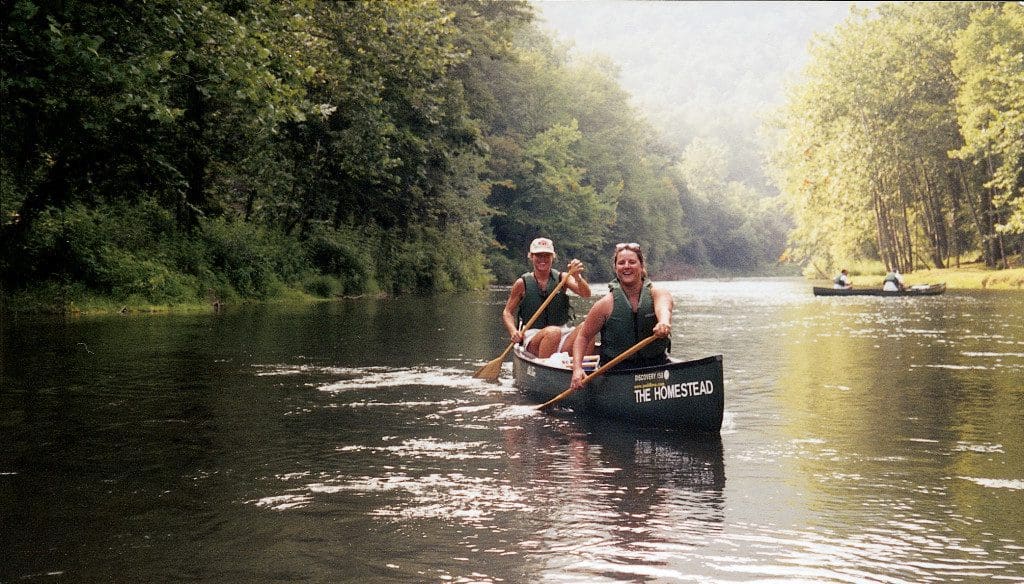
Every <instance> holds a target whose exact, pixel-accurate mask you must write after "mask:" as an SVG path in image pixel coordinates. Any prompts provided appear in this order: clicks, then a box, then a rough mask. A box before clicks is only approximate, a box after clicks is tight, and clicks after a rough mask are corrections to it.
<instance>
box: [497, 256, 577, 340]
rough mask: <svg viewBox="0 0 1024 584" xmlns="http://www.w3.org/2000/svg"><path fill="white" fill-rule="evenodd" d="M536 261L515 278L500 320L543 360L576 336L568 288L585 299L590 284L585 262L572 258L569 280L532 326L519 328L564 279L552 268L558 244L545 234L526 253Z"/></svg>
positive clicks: (568, 273) (568, 274) (511, 333)
mask: <svg viewBox="0 0 1024 584" xmlns="http://www.w3.org/2000/svg"><path fill="white" fill-rule="evenodd" d="M526 257H527V258H529V260H530V263H532V264H533V271H532V272H527V273H525V274H523V275H522V276H520V277H519V278H518V279H516V281H515V283H514V284H512V290H511V291H510V292H509V294H508V300H507V301H506V302H505V310H503V311H502V313H501V320H502V322H503V323H504V324H505V328H506V329H507V330H508V332H509V336H510V337H511V338H512V342H513V343H523V344H524V345H525V346H526V350H527V351H529V352H530V353H533V354H534V355H536V356H537V357H539V358H541V359H546V358H548V357H550V356H551V355H554V354H555V353H558V352H560V351H568V350H570V348H571V347H572V346H573V341H574V340H575V339H576V330H577V329H576V327H571V326H568V322H569V319H570V318H571V310H570V307H569V297H568V295H567V294H566V290H567V289H568V290H572V291H573V292H575V293H576V294H578V295H580V296H582V297H583V298H590V284H588V283H587V281H586V280H585V279H583V274H582V272H583V262H581V261H580V260H578V259H573V260H572V261H571V262H569V266H568V269H567V270H566V271H567V274H566V275H567V279H566V281H565V284H564V285H563V286H562V287H561V288H560V289H559V290H558V292H557V293H556V294H555V296H554V298H553V299H552V300H551V303H550V304H548V306H547V308H545V309H544V312H543V313H541V314H540V315H539V316H538V317H537V320H536V321H534V323H533V325H531V327H530V328H529V329H528V330H526V331H523V332H520V331H519V328H520V327H521V326H523V325H524V324H526V323H527V322H529V321H530V319H531V318H533V316H534V315H535V314H537V311H538V310H539V309H540V307H541V305H543V304H544V301H545V300H547V298H548V294H550V292H551V290H553V289H554V288H555V287H556V286H558V283H559V282H560V281H561V279H562V274H561V273H560V272H558V271H557V270H553V269H551V264H552V263H553V262H554V261H555V257H557V256H556V255H555V244H554V243H552V241H551V240H550V239H548V238H546V237H538V238H537V239H534V240H533V242H532V243H530V253H529V254H527V256H526Z"/></svg>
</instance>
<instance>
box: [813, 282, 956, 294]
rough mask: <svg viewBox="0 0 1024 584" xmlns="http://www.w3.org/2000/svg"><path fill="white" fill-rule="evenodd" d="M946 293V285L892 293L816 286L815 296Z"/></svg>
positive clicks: (917, 287)
mask: <svg viewBox="0 0 1024 584" xmlns="http://www.w3.org/2000/svg"><path fill="white" fill-rule="evenodd" d="M945 291H946V285H945V284H928V285H926V286H925V285H922V286H911V287H909V288H907V289H906V290H894V291H892V292H889V291H886V290H882V289H881V288H822V287H820V286H814V295H815V296H938V295H939V294H942V293H943V292H945Z"/></svg>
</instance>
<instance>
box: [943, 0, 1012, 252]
mask: <svg viewBox="0 0 1024 584" xmlns="http://www.w3.org/2000/svg"><path fill="white" fill-rule="evenodd" d="M953 70H954V71H955V73H956V75H957V78H958V79H959V81H960V86H959V92H958V94H957V97H956V111H957V119H958V121H959V124H960V132H961V134H962V135H963V138H964V145H963V147H962V148H960V149H958V150H954V151H952V152H950V155H951V156H954V157H956V158H959V159H961V160H965V161H967V162H970V163H972V164H974V165H977V166H980V167H981V169H982V172H983V173H984V175H985V176H986V177H987V180H986V181H985V182H984V184H982V185H981V188H982V189H984V190H987V191H990V192H991V202H992V207H991V213H992V214H993V215H994V219H996V221H994V223H995V229H996V232H997V233H1006V234H1017V235H1021V234H1024V111H1022V109H1021V107H1020V105H1021V96H1024V9H1022V8H1021V6H1020V5H1019V4H1015V3H1004V4H1002V5H1001V6H1000V7H999V8H993V9H988V10H983V11H980V12H977V13H975V14H973V15H972V19H971V24H970V25H969V26H968V27H967V28H966V29H965V30H964V31H963V34H961V35H960V38H959V39H958V41H957V44H956V59H955V60H954V61H953ZM988 241H989V242H991V243H992V244H996V243H998V242H997V239H996V238H995V237H989V239H988ZM1017 241H1018V242H1020V241H1022V238H1018V239H1017ZM990 255H992V256H994V255H995V254H994V253H990Z"/></svg>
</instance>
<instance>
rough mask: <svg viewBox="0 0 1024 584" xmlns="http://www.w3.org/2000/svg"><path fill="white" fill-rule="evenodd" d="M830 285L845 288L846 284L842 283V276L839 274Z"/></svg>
mask: <svg viewBox="0 0 1024 584" xmlns="http://www.w3.org/2000/svg"><path fill="white" fill-rule="evenodd" d="M832 283H833V284H835V285H837V286H845V285H846V282H844V281H843V275H842V274H839V275H838V276H836V278H835V280H832Z"/></svg>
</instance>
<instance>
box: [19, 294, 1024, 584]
mask: <svg viewBox="0 0 1024 584" xmlns="http://www.w3.org/2000/svg"><path fill="white" fill-rule="evenodd" d="M667 286H668V287H669V288H670V289H671V290H672V292H673V295H674V297H675V300H676V311H675V316H674V325H675V326H674V327H673V328H674V335H675V336H674V339H673V353H674V354H675V355H676V356H677V357H682V358H687V359H688V358H698V357H703V356H707V355H712V354H722V355H723V356H724V364H725V384H726V388H725V391H726V414H725V424H724V427H723V430H722V433H721V436H720V437H718V436H715V437H706V436H704V437H693V436H685V435H676V434H672V433H664V432H659V433H653V432H645V431H641V430H637V429H632V428H627V427H623V426H619V425H614V424H609V423H601V422H597V421H593V420H581V419H578V418H575V417H573V416H572V415H570V414H568V413H564V412H561V413H557V414H542V413H538V412H537V411H536V410H535V409H534V408H533V407H532V405H531V404H529V403H528V402H526V401H524V400H523V399H522V398H521V397H520V395H519V394H518V392H517V391H516V390H515V389H514V388H513V387H512V386H511V379H510V378H511V367H510V364H506V369H505V370H504V372H503V375H502V378H501V380H500V382H499V383H497V384H493V383H487V382H483V381H480V380H476V379H474V378H473V377H472V373H473V372H474V371H475V370H476V369H477V367H479V366H480V365H482V364H483V363H485V362H486V361H489V360H490V359H492V358H494V357H495V356H497V355H498V354H499V353H500V352H501V351H502V349H504V348H505V346H506V342H507V340H506V338H505V337H504V330H503V327H501V326H500V325H499V315H500V311H501V307H502V305H503V303H504V299H505V295H506V291H504V290H495V291H491V292H486V293H479V294H467V295H460V296H455V297H443V298H400V299H391V300H346V301H341V302H335V303H325V304H319V305H315V306H311V307H302V308H267V307H261V308H232V309H229V310H228V311H226V312H225V313H223V314H218V315H213V314H210V315H189V316H180V315H178V316H176V315H160V316H132V317H101V318H77V319H70V320H54V319H46V318H38V317H21V316H19V317H10V316H4V320H3V330H2V337H0V339H2V340H0V343H2V344H0V352H2V353H0V356H2V361H0V363H2V367H3V369H2V372H0V373H2V376H0V381H2V388H0V439H2V444H3V448H2V449H0V513H2V516H0V525H2V529H0V545H2V548H0V549H3V556H4V559H3V561H0V581H2V582H15V581H18V582H20V581H28V582H33V581H42V582H49V581H53V582H138V581H158V582H294V581H302V582H367V583H374V582H750V581H759V582H771V581H778V582H800V581H806V582H957V581H958V582H990V581H1004V582H1024V529H1022V528H1021V526H1022V525H1024V293H1020V292H985V291H977V292H960V291H949V292H947V293H946V294H945V295H943V296H938V297H929V298H873V297H842V298H815V297H813V296H812V295H811V291H810V285H809V284H808V283H806V282H803V281H800V280H735V281H727V282H718V281H687V282H677V283H670V284H667ZM575 302H579V304H578V305H577V312H578V313H580V314H582V313H584V312H585V310H586V308H587V303H585V302H583V301H582V300H580V299H576V300H575Z"/></svg>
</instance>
